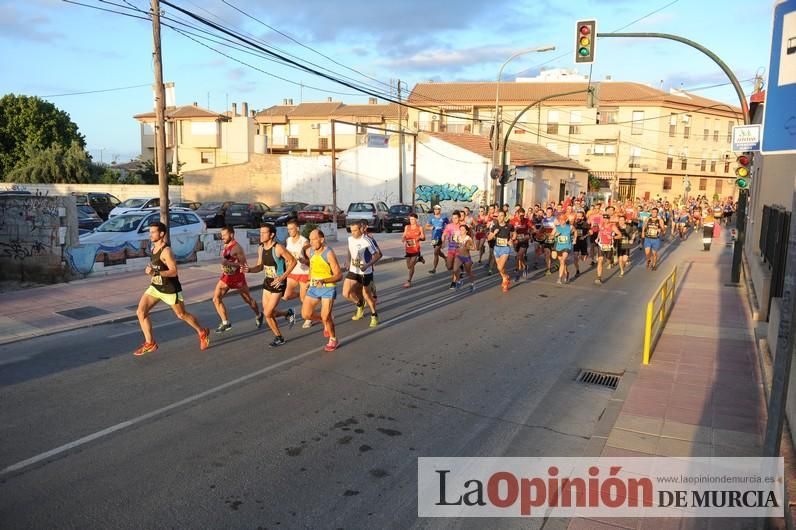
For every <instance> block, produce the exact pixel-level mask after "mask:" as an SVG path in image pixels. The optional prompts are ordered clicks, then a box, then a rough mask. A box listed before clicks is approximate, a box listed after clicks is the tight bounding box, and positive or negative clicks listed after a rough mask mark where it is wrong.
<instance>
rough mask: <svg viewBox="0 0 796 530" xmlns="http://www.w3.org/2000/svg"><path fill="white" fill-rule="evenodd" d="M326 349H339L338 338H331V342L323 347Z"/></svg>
mask: <svg viewBox="0 0 796 530" xmlns="http://www.w3.org/2000/svg"><path fill="white" fill-rule="evenodd" d="M323 349H324V350H326V351H334V350H336V349H337V339H329V342H327V343H326V346H324V347H323Z"/></svg>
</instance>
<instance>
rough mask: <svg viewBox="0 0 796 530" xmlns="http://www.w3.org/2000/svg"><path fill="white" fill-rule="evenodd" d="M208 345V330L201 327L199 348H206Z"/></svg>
mask: <svg viewBox="0 0 796 530" xmlns="http://www.w3.org/2000/svg"><path fill="white" fill-rule="evenodd" d="M209 347H210V330H209V329H207V328H202V331H201V333H199V349H200V350H206V349H207V348H209Z"/></svg>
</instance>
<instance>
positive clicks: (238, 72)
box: [227, 67, 246, 81]
mask: <svg viewBox="0 0 796 530" xmlns="http://www.w3.org/2000/svg"><path fill="white" fill-rule="evenodd" d="M244 77H246V70H244V69H243V68H240V67H238V68H231V69H229V70H227V79H228V80H230V81H240V80H242V79H243V78H244Z"/></svg>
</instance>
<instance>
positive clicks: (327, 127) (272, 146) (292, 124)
mask: <svg viewBox="0 0 796 530" xmlns="http://www.w3.org/2000/svg"><path fill="white" fill-rule="evenodd" d="M402 114H403V116H404V117H405V116H406V111H403V113H402V112H401V108H400V107H399V106H398V105H396V104H379V103H378V101H377V99H376V98H370V100H369V102H368V104H365V105H346V104H344V103H342V102H340V101H332V100H331V98H329V99H328V100H327V101H325V102H320V103H301V104H299V105H293V101H292V100H289V99H288V100H284V101H283V103H282V105H274V106H272V107H269V108H267V109H265V110H263V111H261V112H258V113H257V114H256V115H255V118H254V119H255V121H256V123H257V129H256V136H257V137H258V138H262V142H264V145H265V146H266V147H265V149H266V151H267V152H268V153H274V154H288V153H290V154H300V153H302V152H304V153H312V154H322V153H324V152H330V151H331V143H332V142H331V140H332V120H337V121H340V122H347V123H335V126H334V133H335V149H336V150H342V149H349V148H351V147H356V146H357V145H360V144H361V143H363V141H365V136H366V135H367V134H368V133H369V132H372V133H379V134H384V133H383V132H382V131H381V130H380V128H386V129H393V130H396V131H397V130H398V126H399V120H400V118H401V115H402ZM388 134H389V133H388ZM260 141H261V140H259V139H258V144H259V143H260Z"/></svg>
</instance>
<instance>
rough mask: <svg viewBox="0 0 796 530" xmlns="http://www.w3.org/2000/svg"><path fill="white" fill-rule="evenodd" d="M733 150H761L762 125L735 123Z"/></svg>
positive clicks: (741, 151)
mask: <svg viewBox="0 0 796 530" xmlns="http://www.w3.org/2000/svg"><path fill="white" fill-rule="evenodd" d="M732 150H733V151H734V152H736V153H744V152H747V151H760V125H759V124H755V125H735V126H734V127H733V128H732Z"/></svg>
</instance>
